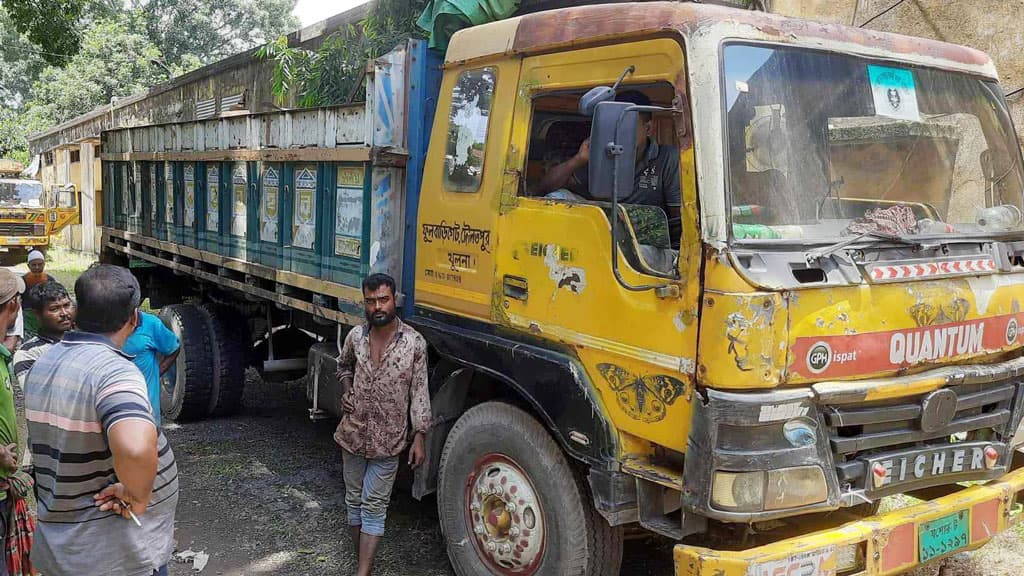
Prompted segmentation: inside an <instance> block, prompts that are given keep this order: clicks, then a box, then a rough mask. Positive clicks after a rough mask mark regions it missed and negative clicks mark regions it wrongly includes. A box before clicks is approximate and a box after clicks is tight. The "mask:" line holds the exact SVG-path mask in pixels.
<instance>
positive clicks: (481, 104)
mask: <svg viewBox="0 0 1024 576" xmlns="http://www.w3.org/2000/svg"><path fill="white" fill-rule="evenodd" d="M496 80H497V72H496V70H495V69H494V68H480V69H479V70H467V71H465V72H463V73H462V74H460V75H459V79H458V81H457V82H456V84H455V90H454V91H453V92H452V107H451V110H450V112H449V113H448V143H447V147H446V149H445V170H444V186H445V188H446V189H448V190H450V191H452V192H476V191H477V190H479V189H480V179H481V177H482V176H483V170H484V153H485V151H486V149H487V147H486V144H487V129H488V125H489V121H490V118H491V101H492V100H493V98H494V85H495V82H496Z"/></svg>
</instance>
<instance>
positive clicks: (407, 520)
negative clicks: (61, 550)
mask: <svg viewBox="0 0 1024 576" xmlns="http://www.w3.org/2000/svg"><path fill="white" fill-rule="evenodd" d="M248 376H249V377H248V378H247V388H246V393H245V397H244V400H243V406H244V407H243V409H242V411H241V412H240V413H239V414H238V415H237V416H234V417H231V418H221V419H217V420H210V421H204V422H194V423H186V424H182V425H173V424H172V425H170V426H169V427H168V429H167V435H168V438H169V439H170V441H171V444H172V446H173V448H174V451H175V455H176V457H177V459H178V466H179V472H180V482H181V500H180V503H179V505H178V520H177V533H176V538H177V549H178V550H179V551H184V550H193V551H197V552H199V551H202V552H205V553H207V554H209V555H210V559H209V563H208V564H207V566H206V568H205V569H204V570H203V572H202V574H222V575H225V576H234V575H243V574H244V575H250V574H252V575H258V574H287V575H289V576H292V575H294V576H299V575H336V574H337V575H342V574H353V573H354V572H355V562H354V560H355V557H354V554H353V552H352V550H351V547H350V544H349V540H348V537H347V527H346V522H345V505H344V494H343V486H342V467H341V453H340V451H339V449H338V448H337V446H336V445H335V444H334V441H333V440H332V438H331V436H332V433H333V431H334V422H332V421H323V422H315V423H314V422H310V421H309V419H308V417H307V412H306V407H307V406H306V400H305V386H304V384H302V383H292V384H290V385H287V386H286V385H282V384H266V383H263V382H262V381H261V380H260V379H259V378H258V377H257V376H256V375H255V373H252V372H250V373H249V375H248ZM400 482H401V479H400ZM671 571H672V563H671V545H670V544H668V543H667V542H665V541H663V540H651V539H642V540H630V541H628V542H627V545H626V558H625V560H624V563H623V570H622V574H624V575H629V576H632V575H640V574H643V575H658V574H671ZM171 574H172V575H176V576H185V575H186V574H196V573H195V572H194V571H193V570H192V565H191V563H180V562H172V564H171ZM375 574H378V575H381V576H390V575H395V576H397V575H407V574H418V575H419V574H422V575H448V574H452V572H451V570H450V568H449V567H448V558H447V556H446V555H445V551H444V543H443V541H442V539H441V531H440V528H439V527H438V524H437V509H436V501H435V500H434V499H433V498H432V497H431V498H428V499H425V500H424V501H423V502H418V501H416V500H415V499H414V498H412V495H411V494H410V491H409V488H408V481H406V482H404V483H400V484H399V485H397V486H396V489H395V494H394V496H393V498H392V503H391V507H390V509H389V518H388V534H387V535H386V536H385V538H384V541H383V542H382V544H381V548H380V550H379V553H378V561H377V569H376V570H375Z"/></svg>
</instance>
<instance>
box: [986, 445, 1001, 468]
mask: <svg viewBox="0 0 1024 576" xmlns="http://www.w3.org/2000/svg"><path fill="white" fill-rule="evenodd" d="M997 462H999V450H996V449H995V447H994V446H985V468H988V469H989V470H991V469H992V468H995V466H996V463H997Z"/></svg>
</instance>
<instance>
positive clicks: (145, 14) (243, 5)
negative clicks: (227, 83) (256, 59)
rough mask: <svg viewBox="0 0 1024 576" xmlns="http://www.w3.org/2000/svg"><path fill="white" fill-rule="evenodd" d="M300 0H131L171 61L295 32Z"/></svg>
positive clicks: (222, 53) (217, 54)
mask: <svg viewBox="0 0 1024 576" xmlns="http://www.w3.org/2000/svg"><path fill="white" fill-rule="evenodd" d="M295 3H296V0H215V1H210V0H132V2H131V5H132V8H133V9H134V10H135V11H136V12H137V14H138V16H139V18H140V23H141V24H142V26H144V27H145V31H146V35H147V36H148V37H149V39H150V40H151V41H152V42H153V44H154V45H156V47H157V48H158V49H159V50H160V52H161V53H162V54H163V57H164V59H165V61H166V62H167V63H168V64H170V65H172V66H173V65H182V64H184V63H185V62H186V61H187V59H188V58H189V56H196V57H198V60H199V61H200V62H202V63H203V64H209V63H211V62H216V61H217V60H221V59H223V58H227V57H228V56H231V55H233V54H237V53H239V52H243V51H245V50H248V49H249V48H252V47H254V46H259V45H260V44H264V43H266V42H269V41H270V40H272V39H274V38H276V37H278V36H280V35H281V34H286V33H288V32H292V31H294V30H296V29H298V27H299V20H298V18H296V17H295V16H293V15H292V9H294V8H295Z"/></svg>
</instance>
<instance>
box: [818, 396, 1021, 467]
mask: <svg viewBox="0 0 1024 576" xmlns="http://www.w3.org/2000/svg"><path fill="white" fill-rule="evenodd" d="M945 389H949V390H951V392H952V393H954V394H955V412H954V413H953V415H952V419H951V420H949V422H948V424H946V425H942V426H940V427H938V428H928V426H923V410H924V409H923V403H924V400H925V397H926V396H927V395H922V396H918V397H908V398H904V399H899V400H897V401H892V402H883V403H877V404H870V405H867V406H858V407H856V408H854V407H846V406H843V407H840V406H826V407H825V408H824V417H825V423H826V424H827V425H828V426H829V428H830V431H831V435H830V442H831V449H833V453H834V454H835V455H836V456H837V460H838V461H843V460H847V459H850V458H853V457H857V456H859V455H862V454H864V453H873V452H880V451H891V450H895V449H900V448H908V447H912V446H915V445H922V444H926V445H927V444H948V443H949V442H950V439H951V438H952V437H953V436H954V435H962V434H964V433H968V435H969V436H970V433H973V431H976V430H991V431H993V433H994V434H995V435H996V438H993V439H992V440H1002V439H1005V438H1007V437H1009V436H1011V435H1013V433H1014V428H1013V427H1012V426H1010V425H1008V424H1010V423H1011V419H1012V416H1013V412H1014V398H1015V396H1016V392H1017V385H1016V384H1015V383H1011V382H1005V383H1001V384H997V385H993V384H969V385H962V386H950V387H948V388H945ZM927 429H930V431H926V430H927Z"/></svg>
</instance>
